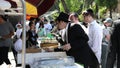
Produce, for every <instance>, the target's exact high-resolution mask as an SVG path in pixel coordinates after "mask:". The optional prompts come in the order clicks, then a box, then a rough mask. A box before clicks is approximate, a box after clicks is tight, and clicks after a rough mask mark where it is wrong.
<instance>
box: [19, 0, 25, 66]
mask: <svg viewBox="0 0 120 68" xmlns="http://www.w3.org/2000/svg"><path fill="white" fill-rule="evenodd" d="M20 1H21V3H22V8H23V15H22V21H23V36H22V39H23V43H22V68H25V65H26V63H25V53H26V5H25V0H20Z"/></svg>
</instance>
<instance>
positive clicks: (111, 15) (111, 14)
mask: <svg viewBox="0 0 120 68" xmlns="http://www.w3.org/2000/svg"><path fill="white" fill-rule="evenodd" d="M109 11H110V18H112V9H110V10H109Z"/></svg>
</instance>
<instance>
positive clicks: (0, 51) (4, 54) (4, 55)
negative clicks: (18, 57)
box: [0, 47, 11, 65]
mask: <svg viewBox="0 0 120 68" xmlns="http://www.w3.org/2000/svg"><path fill="white" fill-rule="evenodd" d="M8 52H9V47H0V65H2V64H3V62H5V63H6V64H7V65H8V64H11V63H10V60H9V59H8Z"/></svg>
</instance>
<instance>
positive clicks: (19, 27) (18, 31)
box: [16, 23, 22, 38]
mask: <svg viewBox="0 0 120 68" xmlns="http://www.w3.org/2000/svg"><path fill="white" fill-rule="evenodd" d="M16 28H17V30H16V36H17V38H20V35H21V32H22V25H21V24H19V23H18V24H17V25H16Z"/></svg>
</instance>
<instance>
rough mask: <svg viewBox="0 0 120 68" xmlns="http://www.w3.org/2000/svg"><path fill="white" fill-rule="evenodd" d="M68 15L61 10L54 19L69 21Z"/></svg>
mask: <svg viewBox="0 0 120 68" xmlns="http://www.w3.org/2000/svg"><path fill="white" fill-rule="evenodd" d="M68 18H69V15H68V14H67V13H64V12H61V13H60V14H59V16H58V17H57V19H56V20H58V21H64V22H69V21H68Z"/></svg>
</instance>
